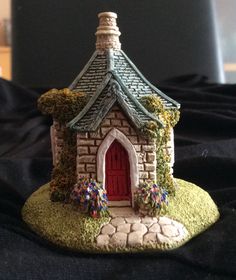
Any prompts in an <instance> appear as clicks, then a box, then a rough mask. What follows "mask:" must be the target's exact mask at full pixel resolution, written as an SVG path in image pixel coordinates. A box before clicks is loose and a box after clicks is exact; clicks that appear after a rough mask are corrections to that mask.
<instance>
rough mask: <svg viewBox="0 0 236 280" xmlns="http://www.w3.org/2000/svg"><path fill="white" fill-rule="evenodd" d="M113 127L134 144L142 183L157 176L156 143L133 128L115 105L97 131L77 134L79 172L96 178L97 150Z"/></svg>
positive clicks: (81, 174)
mask: <svg viewBox="0 0 236 280" xmlns="http://www.w3.org/2000/svg"><path fill="white" fill-rule="evenodd" d="M112 128H116V129H118V130H120V131H121V132H122V133H123V134H125V135H126V136H127V138H128V139H129V140H130V142H131V143H132V144H133V145H134V148H135V150H136V152H137V156H138V162H139V178H140V183H142V182H144V181H145V180H155V178H156V153H155V151H156V145H155V142H154V140H147V139H145V138H143V137H141V136H140V135H138V133H137V132H136V131H135V130H134V129H133V128H132V126H131V125H130V124H129V122H128V121H127V118H126V116H125V115H124V114H123V113H122V112H121V110H120V108H119V107H118V106H114V107H113V109H112V110H111V111H110V112H109V113H108V115H107V117H106V118H105V119H104V120H103V122H102V123H101V125H100V127H99V128H98V129H97V131H96V132H86V133H78V134H77V174H78V175H79V176H86V177H90V178H95V179H96V170H97V167H96V156H97V150H98V148H99V146H100V144H101V143H102V141H103V139H104V138H105V137H106V135H107V134H108V133H109V131H110V130H111V129H112Z"/></svg>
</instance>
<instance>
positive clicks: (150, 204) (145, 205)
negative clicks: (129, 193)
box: [135, 183, 168, 215]
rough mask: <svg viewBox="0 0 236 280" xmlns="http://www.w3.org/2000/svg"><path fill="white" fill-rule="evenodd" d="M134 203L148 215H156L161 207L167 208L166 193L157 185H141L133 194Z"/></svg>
mask: <svg viewBox="0 0 236 280" xmlns="http://www.w3.org/2000/svg"><path fill="white" fill-rule="evenodd" d="M135 203H136V206H137V207H138V208H141V209H145V210H146V211H147V212H148V214H150V215H156V214H158V213H159V212H160V210H161V208H162V207H163V206H168V192H167V191H166V190H165V189H164V188H162V187H160V186H158V185H157V184H148V183H146V184H143V185H141V186H140V187H139V188H138V190H137V191H136V192H135Z"/></svg>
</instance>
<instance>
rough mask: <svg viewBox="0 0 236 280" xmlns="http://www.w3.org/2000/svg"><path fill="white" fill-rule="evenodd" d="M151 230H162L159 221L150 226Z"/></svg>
mask: <svg viewBox="0 0 236 280" xmlns="http://www.w3.org/2000/svg"><path fill="white" fill-rule="evenodd" d="M149 232H161V227H160V225H159V224H158V223H155V224H152V226H151V227H150V228H149Z"/></svg>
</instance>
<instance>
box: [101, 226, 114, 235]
mask: <svg viewBox="0 0 236 280" xmlns="http://www.w3.org/2000/svg"><path fill="white" fill-rule="evenodd" d="M115 232H116V228H115V227H114V226H113V225H111V224H107V225H105V226H104V227H103V228H102V234H108V235H111V234H113V233H115Z"/></svg>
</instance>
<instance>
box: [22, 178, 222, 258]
mask: <svg viewBox="0 0 236 280" xmlns="http://www.w3.org/2000/svg"><path fill="white" fill-rule="evenodd" d="M176 182H177V184H178V189H177V191H176V195H175V197H169V206H168V208H167V212H166V213H165V216H168V217H169V218H171V219H173V220H176V221H178V222H180V223H182V224H183V225H184V226H185V227H186V228H187V230H188V232H189V235H188V236H187V237H186V238H185V239H184V240H183V241H181V242H176V243H173V244H172V245H171V246H170V245H169V244H162V245H160V244H155V245H153V244H152V245H150V246H149V247H148V246H139V247H134V248H130V247H127V248H114V247H113V248H112V247H105V248H100V247H97V246H96V242H95V239H96V236H97V235H98V234H99V232H100V228H101V227H102V225H104V224H106V223H107V222H108V221H109V218H108V217H103V218H99V219H93V218H91V217H88V216H86V215H84V214H81V213H79V212H78V211H75V209H74V207H73V206H72V205H70V204H66V205H63V204H61V203H59V202H51V201H50V199H49V184H46V185H44V186H42V187H40V188H39V189H38V190H37V191H36V192H34V193H33V194H32V195H31V196H30V197H29V198H28V200H27V201H26V203H25V205H24V207H23V208H22V217H23V220H24V221H25V222H26V223H27V224H28V225H29V226H30V228H31V229H32V230H34V231H35V232H36V233H38V234H39V235H41V236H42V237H44V238H46V239H47V240H49V241H51V242H52V243H54V244H56V245H59V246H62V247H65V248H68V249H72V250H79V251H85V252H91V253H92V252H107V253H108V252H140V251H150V250H169V249H174V248H177V247H179V246H181V245H183V244H184V243H186V242H187V241H189V240H190V239H191V238H193V237H194V236H196V235H198V234H200V233H201V232H203V231H205V230H206V229H207V228H208V227H209V226H211V225H212V224H213V223H215V222H216V221H217V220H218V218H219V216H220V215H219V211H218V209H217V206H216V205H215V203H214V201H213V200H212V199H211V197H210V196H209V194H208V193H207V192H205V191H204V190H203V189H201V188H200V187H198V186H196V185H195V184H192V183H190V182H186V181H184V180H180V179H176Z"/></svg>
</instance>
